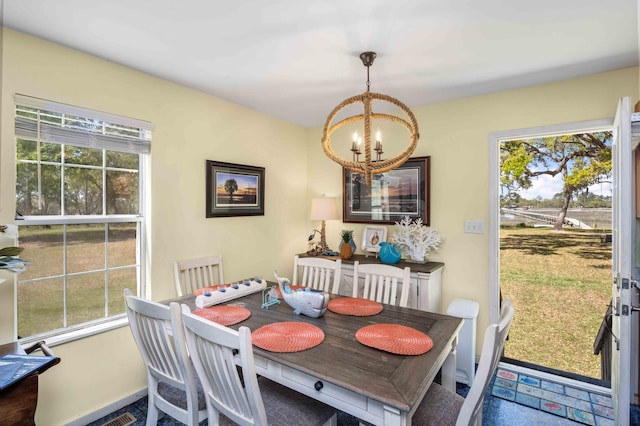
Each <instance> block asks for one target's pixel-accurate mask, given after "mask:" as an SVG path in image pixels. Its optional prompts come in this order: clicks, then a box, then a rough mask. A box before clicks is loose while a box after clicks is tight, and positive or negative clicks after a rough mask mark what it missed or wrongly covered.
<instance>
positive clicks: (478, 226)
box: [464, 220, 484, 234]
mask: <svg viewBox="0 0 640 426" xmlns="http://www.w3.org/2000/svg"><path fill="white" fill-rule="evenodd" d="M464 232H465V233H467V234H484V221H483V220H465V221H464Z"/></svg>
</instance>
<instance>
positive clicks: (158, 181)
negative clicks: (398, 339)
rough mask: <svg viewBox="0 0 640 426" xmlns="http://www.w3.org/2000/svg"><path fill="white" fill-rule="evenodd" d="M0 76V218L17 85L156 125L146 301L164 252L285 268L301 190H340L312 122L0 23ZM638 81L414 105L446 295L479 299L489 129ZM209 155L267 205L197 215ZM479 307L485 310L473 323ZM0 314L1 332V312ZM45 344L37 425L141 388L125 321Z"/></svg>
mask: <svg viewBox="0 0 640 426" xmlns="http://www.w3.org/2000/svg"><path fill="white" fill-rule="evenodd" d="M2 78H3V84H2V120H1V123H2V129H1V133H0V137H1V142H2V144H1V146H0V182H1V187H0V209H1V210H0V223H11V222H12V221H13V213H12V212H13V211H14V199H13V197H14V191H13V187H14V172H15V164H14V158H15V148H14V140H13V106H14V105H13V94H14V93H16V92H17V93H22V94H25V95H30V96H36V97H40V98H45V99H51V100H54V101H58V102H64V103H69V104H73V105H77V106H82V107H86V108H92V109H97V110H102V111H108V112H111V113H116V114H121V115H125V116H130V117H134V118H139V119H142V120H147V121H150V122H152V123H154V124H155V126H156V127H155V131H154V134H153V142H152V155H151V185H152V188H151V205H152V214H151V218H152V222H151V231H152V239H151V241H152V245H151V255H150V256H151V257H150V258H151V280H150V282H151V288H152V298H153V299H154V300H162V299H166V298H169V297H172V296H174V294H175V290H174V284H173V279H172V271H171V263H172V262H173V260H175V259H180V258H190V257H196V256H201V255H205V254H209V253H222V254H223V255H224V262H225V265H224V267H225V278H226V279H227V280H229V281H230V280H236V279H240V278H243V277H246V276H248V275H254V274H259V275H263V276H265V277H270V276H271V274H272V271H273V269H274V268H278V270H279V271H281V272H283V274H285V275H286V274H290V273H291V268H292V265H291V263H292V257H293V254H294V253H296V252H300V251H304V250H306V236H307V235H308V234H309V232H310V230H311V227H312V226H314V227H315V226H317V225H318V224H317V223H311V222H310V221H309V220H308V212H309V205H310V198H312V197H314V196H319V195H321V194H326V195H327V196H334V197H338V198H339V199H341V197H342V177H341V176H342V174H341V173H342V172H341V169H340V166H338V165H337V164H335V163H333V162H331V161H330V160H328V159H327V158H326V156H325V155H324V153H323V152H322V148H321V145H320V136H321V129H320V128H312V129H303V128H301V127H298V126H295V125H293V124H289V123H286V122H283V121H281V120H278V119H275V118H272V117H269V116H266V115H264V114H261V113H257V112H255V111H251V110H249V109H246V108H243V107H240V106H237V105H234V104H231V103H229V102H225V101H223V100H220V99H216V98H214V97H211V96H207V95H204V94H202V93H198V92H196V91H193V90H190V89H186V88H184V87H181V86H178V85H176V84H172V83H168V82H166V81H163V80H160V79H157V78H155V77H152V76H149V75H146V74H143V73H140V72H137V71H133V70H130V69H127V68H125V67H122V66H118V65H115V64H113V63H110V62H107V61H104V60H101V59H97V58H95V57H92V56H88V55H85V54H82V53H79V52H77V51H73V50H69V49H66V48H64V47H61V46H58V45H54V44H51V43H48V42H44V41H42V40H39V39H36V38H33V37H30V36H26V35H24V34H20V33H17V32H14V31H10V30H5V33H4V41H3V76H2ZM638 85H639V84H638V70H636V69H627V70H621V71H617V72H612V73H605V74H598V75H593V76H589V77H584V78H578V79H573V80H568V81H562V82H557V83H553V84H547V85H542V86H536V87H531V88H526V89H520V90H514V91H508V92H502V93H497V94H493V95H488V96H481V97H475V98H470V99H464V100H460V101H455V102H448V103H443V104H437V105H429V106H423V107H420V108H415V109H414V112H415V113H416V116H417V118H418V121H419V125H420V130H421V135H422V137H421V141H420V144H419V146H418V148H417V151H416V152H415V154H414V156H423V155H430V156H431V157H432V162H431V166H432V170H431V190H432V194H431V202H432V209H431V220H432V226H434V227H435V228H437V229H438V230H439V231H441V232H442V233H443V235H444V238H445V240H444V243H443V245H442V247H441V249H440V250H439V251H437V252H435V253H434V254H433V255H432V257H431V258H432V259H433V260H437V261H442V262H445V263H446V267H445V273H444V277H443V278H444V288H443V306H447V304H448V302H449V301H450V300H451V299H453V298H455V297H467V298H473V299H476V300H478V301H479V302H481V305H482V306H486V304H487V300H488V296H487V293H488V288H487V287H488V256H489V254H488V236H487V234H484V235H473V234H465V233H463V223H464V220H465V219H481V220H484V221H485V224H486V225H488V222H489V218H488V210H489V207H488V190H489V188H488V176H489V169H488V167H489V166H488V163H489V162H488V158H489V152H488V138H489V134H490V133H491V132H496V131H501V130H510V129H517V128H526V127H534V126H542V125H548V124H554V123H564V122H573V121H584V120H590V119H600V118H607V117H612V116H613V114H614V113H615V107H616V104H617V100H618V98H619V97H621V96H626V95H637V94H638V93H639V89H638ZM339 101H340V100H339V99H337V100H336V103H337V102H339ZM634 102H635V100H634ZM328 112H329V111H327V113H328ZM322 118H324V117H322ZM206 159H211V160H219V161H227V162H235V163H242V164H250V165H256V166H264V167H266V202H265V205H266V211H265V216H264V217H249V218H242V217H235V218H216V219H205V217H204V210H205V206H204V202H205V199H204V197H205V187H204V184H205V182H204V172H205V166H204V162H205V160H206ZM343 228H349V229H354V230H355V233H356V241H358V239H359V238H361V235H360V234H361V229H362V225H359V224H342V223H341V222H340V221H329V222H327V236H328V242H329V245H330V246H332V247H334V248H335V247H337V244H338V242H339V231H340V229H343ZM391 232H392V231H391ZM391 232H390V233H391ZM359 245H360V244H359V241H358V246H359ZM8 288H10V286H8V285H6V284H4V285H0V304H1V306H0V312H6V311H7V310H10V309H11V302H10V300H11V298H12V295H11V294H7V292H8V290H7V289H8ZM487 318H488V316H487V312H486V309H482V311H481V314H480V318H479V324H478V328H479V329H480V330H481V329H482V328H484V326H485V325H486V323H487ZM0 319H1V320H2V323H1V324H2V325H1V327H0V341H2V339H3V337H4V338H5V339H6V337H5V336H6V330H7V328H8V327H12V324H9V323H10V322H11V321H10V320H7V319H6V318H5V317H4V316H3V317H1V318H0ZM479 337H480V338H479V341H482V340H481V337H482V336H479ZM54 350H55V352H56V353H57V354H58V355H59V356H61V358H62V362H61V364H60V365H58V366H56V367H55V368H53V369H51V370H50V371H48V372H47V373H46V374H45V375H43V376H42V380H41V390H40V395H41V398H40V402H39V405H38V412H37V416H36V420H37V422H38V423H39V424H47V425H49V424H52V425H55V424H63V423H66V422H69V421H72V420H74V419H76V418H79V417H82V416H85V415H87V414H89V413H91V412H93V411H96V410H98V409H100V408H102V407H104V406H105V405H107V404H110V403H112V402H114V401H117V400H119V399H121V398H123V397H125V396H127V395H129V394H131V393H133V392H135V391H137V390H139V389H141V388H143V387H145V377H144V370H143V368H142V363H141V361H140V357H139V355H138V352H137V350H136V348H135V346H134V344H133V340H132V339H131V336H130V332H129V330H128V328H126V327H125V328H121V329H118V330H115V331H111V332H107V333H103V334H101V335H98V336H94V337H91V338H87V339H83V340H80V341H76V342H73V343H68V344H65V345H61V346H57V347H56V348H54ZM103 366H105V367H106V368H104V367H103Z"/></svg>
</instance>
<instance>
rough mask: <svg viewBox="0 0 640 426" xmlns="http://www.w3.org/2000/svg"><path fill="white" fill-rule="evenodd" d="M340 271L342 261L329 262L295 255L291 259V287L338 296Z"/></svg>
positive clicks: (319, 258) (318, 258)
mask: <svg viewBox="0 0 640 426" xmlns="http://www.w3.org/2000/svg"><path fill="white" fill-rule="evenodd" d="M341 271H342V259H336V260H330V259H324V258H321V257H300V256H298V255H296V256H295V257H294V258H293V282H292V285H297V286H303V287H309V288H312V289H315V290H322V291H326V292H327V293H334V294H338V293H339V291H340V278H341V274H340V272H341Z"/></svg>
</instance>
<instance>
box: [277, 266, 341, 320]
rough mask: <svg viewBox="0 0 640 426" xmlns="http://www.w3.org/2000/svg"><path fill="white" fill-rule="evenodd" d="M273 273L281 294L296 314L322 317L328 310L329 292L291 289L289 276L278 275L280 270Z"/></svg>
mask: <svg viewBox="0 0 640 426" xmlns="http://www.w3.org/2000/svg"><path fill="white" fill-rule="evenodd" d="M273 275H274V276H275V278H276V280H278V286H279V287H280V294H282V299H283V300H284V301H285V302H286V303H287V305H289V306H291V307H292V308H293V313H294V314H296V315H300V314H302V315H306V316H308V317H310V318H320V317H321V316H323V315H324V313H325V312H326V311H327V306H328V305H329V293H325V292H324V291H320V290H312V289H310V288H306V289H297V290H295V291H294V290H292V289H291V286H290V284H291V281H289V279H288V278H282V277H279V276H278V271H273Z"/></svg>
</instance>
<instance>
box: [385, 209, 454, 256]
mask: <svg viewBox="0 0 640 426" xmlns="http://www.w3.org/2000/svg"><path fill="white" fill-rule="evenodd" d="M396 229H397V230H396V232H395V233H394V234H393V238H392V239H393V242H395V243H396V244H398V245H399V246H400V247H401V248H403V249H404V251H405V253H406V254H407V255H408V256H409V259H408V260H410V261H413V262H425V257H426V256H428V255H429V252H430V251H431V250H435V249H437V248H438V246H439V245H440V243H441V242H442V236H441V235H440V233H439V232H438V231H436V230H434V229H431V228H429V227H428V226H424V225H423V224H422V219H415V220H411V218H410V217H409V216H405V217H404V219H402V220H401V221H400V222H396Z"/></svg>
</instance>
